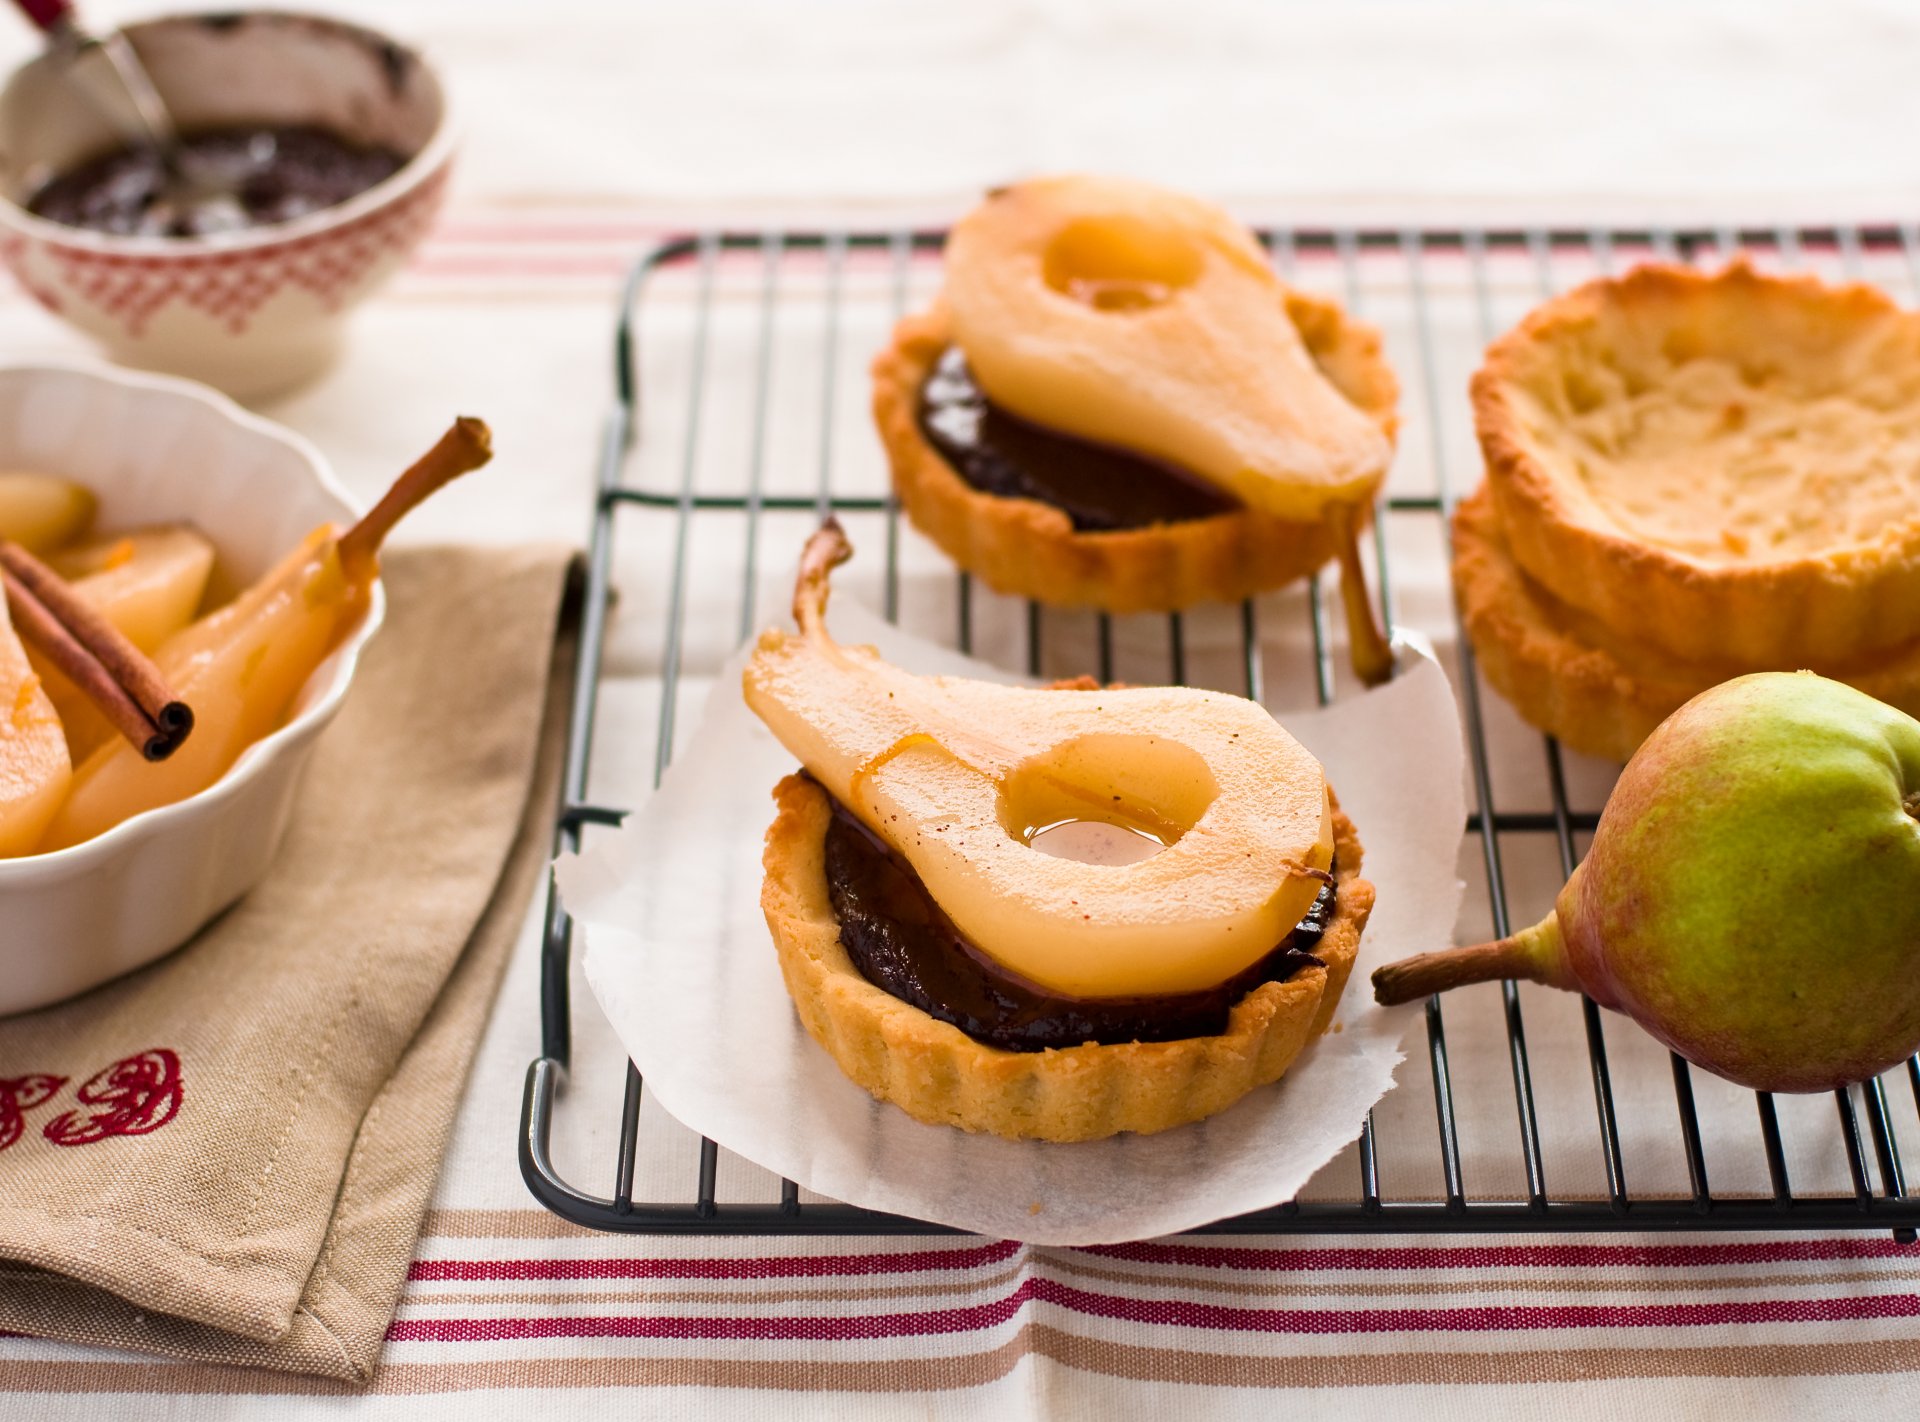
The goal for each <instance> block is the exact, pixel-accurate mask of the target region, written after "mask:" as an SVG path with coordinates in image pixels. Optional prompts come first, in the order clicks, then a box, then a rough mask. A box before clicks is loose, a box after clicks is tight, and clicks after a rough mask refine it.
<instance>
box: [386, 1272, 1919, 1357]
mask: <svg viewBox="0 0 1920 1422" xmlns="http://www.w3.org/2000/svg"><path fill="white" fill-rule="evenodd" d="M1029 1302H1040V1303H1050V1304H1056V1305H1058V1306H1059V1307H1062V1308H1065V1309H1068V1310H1070V1311H1072V1312H1074V1313H1080V1314H1085V1315H1087V1316H1089V1317H1094V1318H1114V1319H1120V1320H1123V1321H1126V1322H1131V1323H1150V1324H1158V1325H1162V1326H1167V1327H1175V1328H1214V1329H1222V1330H1230V1331H1233V1332H1239V1333H1274V1334H1329V1333H1436V1332H1452V1333H1509V1332H1518V1331H1524V1330H1529V1329H1582V1328H1701V1327H1714V1326H1723V1325H1727V1324H1751V1323H1826V1322H1834V1321H1839V1320H1856V1319H1868V1318H1920V1295H1915V1294H1868V1295H1865V1296H1862V1297H1859V1298H1838V1299H1757V1300H1742V1301H1737V1302H1723V1303H1700V1304H1556V1305H1546V1306H1535V1305H1521V1306H1518V1307H1504V1308H1503V1307H1491V1308H1367V1309H1351V1308H1338V1309H1297V1308H1289V1309H1266V1308H1232V1307H1228V1306H1225V1305H1221V1304H1204V1303H1189V1302H1186V1301H1183V1300H1179V1299H1133V1298H1122V1297H1120V1296H1118V1295H1114V1294H1102V1293H1094V1292H1091V1291H1089V1290H1086V1289H1076V1288H1073V1287H1071V1286H1069V1285H1066V1284H1061V1283H1056V1282H1055V1281H1053V1280H1051V1279H1028V1280H1026V1281H1025V1282H1023V1283H1022V1284H1021V1285H1020V1286H1019V1287H1018V1288H1017V1289H1015V1290H1014V1291H1013V1292H1012V1293H1011V1294H1009V1295H1008V1296H1007V1297H1006V1298H1004V1299H999V1300H995V1301H994V1302H992V1303H984V1304H975V1305H972V1306H970V1307H967V1308H952V1309H938V1310H932V1311H920V1312H912V1313H887V1314H878V1315H869V1316H867V1317H845V1318H801V1317H791V1316H788V1317H776V1318H741V1317H730V1318H729V1317H680V1316H669V1315H659V1316H651V1317H648V1316H633V1317H618V1318H614V1317H604V1316H598V1317H596V1316H588V1317H578V1318H414V1319H399V1320H396V1321H395V1322H394V1324H393V1325H392V1327H390V1328H389V1329H388V1330H387V1337H388V1338H389V1339H390V1340H392V1341H395V1342H423V1341H424V1342H440V1343H490V1342H499V1341H503V1340H509V1339H527V1338H745V1339H766V1340H826V1341H851V1340H855V1339H867V1338H905V1337H916V1336H927V1335H933V1334H947V1333H966V1332H972V1331H975V1330H978V1329H983V1328H992V1327H996V1326H998V1325H999V1324H1002V1323H1005V1322H1007V1321H1008V1320H1009V1319H1011V1318H1012V1317H1013V1316H1014V1315H1015V1314H1016V1313H1018V1312H1019V1311H1020V1310H1021V1308H1022V1307H1024V1306H1025V1305H1026V1304H1027V1303H1029Z"/></svg>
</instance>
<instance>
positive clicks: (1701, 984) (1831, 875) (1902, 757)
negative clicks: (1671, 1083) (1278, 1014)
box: [1374, 672, 1920, 1091]
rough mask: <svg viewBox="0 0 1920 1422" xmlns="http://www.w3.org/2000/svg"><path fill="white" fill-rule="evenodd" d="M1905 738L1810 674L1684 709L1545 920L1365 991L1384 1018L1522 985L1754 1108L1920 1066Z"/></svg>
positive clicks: (1914, 765)
mask: <svg viewBox="0 0 1920 1422" xmlns="http://www.w3.org/2000/svg"><path fill="white" fill-rule="evenodd" d="M1916 969H1920V721H1915V720H1914V719H1913V718H1912V717H1910V716H1907V715H1905V714H1903V713H1902V712H1900V711H1897V710H1895V709H1894V708H1892V707H1890V706H1887V705H1884V704H1882V703H1881V702H1878V701H1875V700H1874V699H1873V698H1872V697H1870V696H1868V695H1866V694H1865V693H1864V692H1860V691H1856V690H1855V689H1853V688H1852V687H1850V686H1846V685H1844V684H1843V683H1840V682H1837V681H1830V680H1828V679H1826V678H1824V677H1819V676H1815V675H1813V674H1812V673H1810V672H1798V673H1793V672H1762V673H1758V674H1756V675H1753V676H1744V677H1739V678H1737V679H1735V680H1733V681H1729V682H1725V683H1722V684H1721V685H1719V686H1717V687H1714V688H1712V689H1711V690H1709V691H1706V692H1703V693H1701V694H1700V695H1699V696H1697V697H1695V698H1694V699H1693V700H1692V701H1690V702H1688V703H1687V704H1686V705H1685V706H1683V707H1681V708H1680V710H1678V711H1676V712H1675V713H1674V714H1673V715H1672V716H1671V717H1669V718H1668V719H1667V720H1666V721H1665V722H1664V723H1662V725H1661V726H1660V727H1659V729H1658V730H1656V731H1655V732H1654V733H1653V735H1652V736H1651V737H1649V738H1648V740H1647V741H1646V743H1645V744H1644V745H1643V746H1642V747H1641V748H1640V750H1639V751H1638V752H1637V753H1636V754H1635V755H1634V757H1633V759H1632V760H1631V761H1630V762H1629V763H1628V765H1627V767H1626V769H1625V770H1624V771H1623V772H1622V774H1621V777H1620V781H1619V784H1618V785H1617V786H1616V787H1615V789H1614V792H1613V795H1612V797H1611V798H1610V799H1609V800H1608V802H1607V807H1606V810H1605V812H1604V813H1603V814H1602V816H1601V819H1600V825H1599V828H1598V830H1597V831H1596V832H1595V834H1594V841H1593V848H1592V850H1591V851H1590V853H1589V854H1588V856H1587V859H1586V861H1585V862H1584V863H1583V864H1582V865H1581V866H1580V869H1579V870H1578V872H1576V873H1575V874H1574V876H1573V877H1572V878H1571V879H1569V880H1568V882H1567V885H1566V887H1565V888H1564V889H1563V890H1562V891H1561V893H1560V897H1559V899H1558V901H1557V903H1556V904H1555V907H1554V912H1553V914H1552V915H1551V916H1550V917H1549V918H1547V919H1546V920H1545V921H1543V922H1542V923H1540V924H1536V925H1535V926H1534V927H1532V928H1529V929H1525V930H1523V931H1522V932H1520V933H1518V934H1515V935H1514V936H1513V937H1512V938H1509V939H1503V940H1501V942H1499V943H1494V944H1483V945H1479V946H1478V947H1474V948H1467V949H1458V950H1452V951H1449V952H1442V953H1435V954H1425V955H1422V956H1421V957H1420V958H1415V959H1410V960H1407V961H1405V962H1402V963H1396V964H1391V965H1389V966H1388V967H1386V968H1383V969H1381V970H1380V971H1379V972H1378V973H1376V974H1375V976H1374V983H1375V992H1376V996H1378V997H1379V998H1380V1000H1381V1001H1383V1002H1387V1001H1407V1000H1410V999H1411V998H1414V997H1418V996H1424V995H1425V994H1426V993H1427V992H1430V991H1438V990H1440V989H1442V988H1444V987H1451V986H1455V985H1457V984H1459V983H1462V982H1477V981H1485V980H1488V979H1491V978H1500V977H1521V978H1529V979H1532V980H1534V981H1538V982H1545V983H1549V984H1551V985H1553V986H1556V987H1568V988H1576V989H1579V990H1583V991H1585V992H1586V993H1587V994H1588V995H1589V996H1591V997H1592V998H1593V999H1594V1000H1595V1001H1596V1002H1599V1003H1600V1004H1602V1005H1603V1006H1607V1007H1613V1008H1616V1009H1618V1010H1619V1011H1621V1012H1624V1013H1626V1014H1628V1015H1629V1016H1631V1017H1632V1018H1634V1020H1635V1021H1637V1022H1639V1023H1640V1024H1641V1025H1642V1026H1643V1027H1645V1028H1646V1029H1647V1031H1649V1032H1650V1033H1651V1034H1652V1035H1653V1036H1655V1037H1656V1038H1658V1039H1659V1040H1660V1041H1662V1042H1664V1043H1666V1044H1667V1045H1668V1046H1670V1047H1671V1048H1673V1050H1674V1051H1676V1052H1678V1053H1679V1054H1680V1055H1681V1056H1683V1057H1685V1058H1686V1059H1687V1060H1689V1061H1691V1062H1693V1063H1695V1064H1696V1065H1698V1066H1701V1067H1704V1068H1705V1069H1706V1070H1708V1071H1711V1072H1714V1073H1716V1074H1718V1075H1720V1076H1723V1077H1726V1078H1727V1079H1729V1080H1731V1081H1734V1082H1737V1083H1739V1084H1741V1085H1743V1086H1750V1087H1753V1088H1754V1089H1755V1090H1761V1091H1822V1090H1827V1089H1830V1088H1833V1087H1836V1086H1842V1085H1845V1084H1846V1083H1848V1082H1853V1081H1860V1080H1863V1079H1865V1078H1867V1077H1871V1076H1874V1075H1876V1074H1878V1073H1880V1072H1882V1071H1885V1070H1886V1069H1888V1068H1889V1067H1892V1066H1894V1065H1895V1064H1897V1063H1899V1062H1900V1061H1902V1060H1904V1059H1905V1058H1906V1057H1908V1056H1910V1055H1912V1054H1913V1052H1914V1051H1915V1049H1916V1048H1920V971H1916Z"/></svg>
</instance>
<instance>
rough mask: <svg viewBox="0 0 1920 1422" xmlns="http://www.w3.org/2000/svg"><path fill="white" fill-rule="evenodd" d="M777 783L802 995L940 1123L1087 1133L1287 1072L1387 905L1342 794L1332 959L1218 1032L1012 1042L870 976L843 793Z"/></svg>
mask: <svg viewBox="0 0 1920 1422" xmlns="http://www.w3.org/2000/svg"><path fill="white" fill-rule="evenodd" d="M773 795H774V800H775V802H776V803H777V804H778V806H779V813H778V814H777V815H776V817H775V818H774V821H773V825H772V826H771V828H769V829H768V830H767V847H766V855H765V865H766V871H767V877H766V882H765V885H764V886H763V888H762V889H761V893H760V906H761V908H762V909H764V910H765V912H766V915H767V927H768V928H769V929H771V930H772V932H773V942H774V947H775V949H776V950H777V952H778V953H779V956H780V971H781V974H782V975H783V976H784V977H785V978H786V982H787V991H788V992H789V993H790V994H791V995H792V997H793V1004H794V1008H795V1010H796V1011H798V1012H799V1014H800V1020H801V1022H802V1023H804V1024H805V1026H806V1029H807V1031H808V1033H809V1034H811V1035H812V1037H813V1039H814V1040H815V1041H816V1042H818V1043H819V1044H820V1045H821V1046H823V1047H825V1048H826V1049H827V1052H828V1054H829V1055H831V1056H832V1057H833V1059H834V1061H835V1062H837V1063H839V1066H840V1069H841V1070H842V1071H844V1072H845V1073H846V1074H847V1075H848V1076H849V1077H851V1078H852V1079H853V1080H854V1081H855V1082H857V1083H858V1084H859V1085H861V1086H863V1087H865V1088H866V1089H867V1090H868V1091H869V1092H871V1093H872V1094H873V1095H874V1096H876V1097H878V1098H879V1099H880V1100H882V1101H891V1102H892V1103H893V1104H894V1105H896V1106H898V1107H900V1109H901V1110H903V1111H905V1112H906V1113H907V1114H908V1115H910V1116H912V1117H914V1118H915V1119H916V1120H920V1121H926V1122H929V1123H930V1124H933V1125H946V1126H959V1127H961V1128H962V1129H964V1130H969V1131H988V1132H991V1133H992V1134H994V1135H999V1136H1009V1137H1014V1138H1032V1139H1036V1140H1049V1141H1086V1140H1096V1139H1099V1138H1101V1137H1103V1136H1111V1135H1117V1134H1118V1133H1120V1132H1121V1131H1137V1132H1140V1133H1142V1134H1146V1133H1148V1132H1152V1131H1164V1130H1167V1129H1169V1128H1170V1127H1173V1126H1179V1125H1185V1124H1186V1123H1187V1122H1189V1121H1197V1120H1199V1119H1200V1118H1201V1117H1203V1116H1210V1115H1212V1114H1213V1113H1214V1112H1216V1111H1221V1110H1224V1109H1225V1108H1226V1107H1228V1106H1230V1105H1232V1104H1233V1103H1234V1102H1235V1101H1237V1100H1239V1099H1240V1098H1241V1097H1242V1096H1244V1095H1246V1094H1247V1092H1249V1091H1251V1090H1252V1089H1253V1088H1254V1087H1256V1086H1264V1085H1266V1084H1267V1083H1269V1082H1272V1081H1276V1080H1278V1079H1279V1077H1280V1075H1281V1073H1283V1072H1284V1071H1286V1069H1287V1068H1288V1067H1289V1066H1290V1065H1291V1064H1292V1063H1293V1059H1294V1058H1295V1057H1297V1056H1298V1055H1299V1054H1300V1049H1301V1048H1302V1047H1304V1046H1306V1044H1307V1043H1308V1042H1309V1041H1311V1040H1312V1039H1313V1038H1314V1037H1316V1036H1318V1035H1320V1034H1321V1033H1322V1032H1324V1031H1326V1030H1327V1027H1328V1025H1329V1024H1330V1023H1331V1022H1332V1021H1333V1012H1334V1008H1335V1007H1336V1005H1337V1004H1338V1003H1339V1000H1340V992H1341V990H1342V989H1343V988H1344V987H1345V986H1346V981H1347V976H1348V974H1349V973H1350V972H1351V971H1352V969H1353V960H1354V956H1355V954H1356V953H1358V951H1359V948H1360V932H1361V930H1362V929H1363V928H1365V927H1366V922H1367V916H1368V914H1370V913H1371V912H1372V911H1373V885H1371V884H1369V883H1368V882H1367V881H1366V880H1365V879H1362V878H1361V877H1360V876H1359V871H1360V856H1361V847H1360V840H1359V837H1358V836H1357V835H1356V833H1355V832H1354V828H1353V824H1352V822H1351V821H1349V820H1348V819H1347V817H1346V816H1345V815H1344V814H1342V813H1340V810H1339V808H1338V807H1337V806H1336V807H1335V809H1334V848H1335V853H1336V855H1337V857H1338V861H1339V864H1338V870H1337V873H1336V884H1337V888H1336V890H1335V899H1334V913H1333V918H1332V920H1331V921H1330V922H1329V923H1328V925H1327V931H1326V934H1325V935H1324V936H1323V937H1322V938H1321V940H1320V946H1319V947H1318V948H1316V949H1315V950H1314V954H1315V956H1317V957H1319V958H1321V959H1322V960H1323V961H1324V962H1325V963H1326V965H1327V966H1326V967H1325V968H1304V969H1302V970H1301V971H1299V972H1297V973H1295V974H1294V975H1293V976H1292V977H1290V978H1288V979H1287V980H1286V981H1285V982H1283V983H1263V984H1261V985H1260V986H1259V987H1257V988H1255V989H1254V990H1253V991H1252V992H1250V993H1248V994H1247V995H1246V996H1245V997H1244V998H1242V999H1241V1000H1240V1001H1239V1002H1238V1003H1237V1004H1236V1005H1235V1006H1234V1008H1233V1009H1232V1011H1231V1013H1230V1014H1229V1015H1228V1019H1227V1030H1226V1032H1225V1033H1224V1034H1223V1035H1221V1036H1218V1037H1189V1038H1186V1039H1183V1040H1181V1041H1175V1042H1127V1043H1120V1044H1115V1045H1110V1046H1103V1045H1099V1044H1096V1043H1087V1044H1085V1045H1083V1046H1078V1047H1063V1048H1050V1049H1048V1050H1045V1051H1039V1052H1009V1051H1003V1050H1001V1049H1000V1048H998V1047H989V1046H986V1045H984V1044H982V1043H980V1042H976V1041H974V1040H973V1039H972V1038H971V1037H969V1036H967V1035H966V1034H965V1033H964V1032H962V1031H960V1030H959V1029H958V1028H957V1027H952V1026H949V1025H948V1024H947V1023H945V1022H941V1021H938V1020H937V1019H935V1018H933V1017H930V1016H928V1015H927V1014H926V1013H924V1012H922V1011H921V1010H920V1009H919V1008H917V1007H914V1006H912V1005H911V1004H909V1003H905V1002H902V1001H900V999H898V998H896V997H893V996H891V995H890V994H888V993H886V992H884V991H883V990H881V989H880V988H877V987H875V986H874V985H873V984H872V983H870V982H868V981H867V980H866V979H865V978H863V977H861V976H860V972H859V970H858V969H857V968H855V967H854V965H853V960H852V959H850V958H849V957H848V956H847V952H846V949H845V948H843V947H842V946H841V944H840V922H839V920H838V919H837V918H836V917H835V916H834V912H833V904H832V901H831V899H830V898H829V896H828V891H827V874H826V834H827V826H828V823H829V821H830V820H831V818H832V815H833V802H832V801H831V799H829V797H828V796H827V793H826V791H825V790H823V789H821V787H820V786H819V785H818V784H817V783H815V782H814V781H812V780H809V779H807V778H806V777H805V776H802V775H789V776H787V777H786V779H784V780H782V781H781V782H780V783H779V784H778V785H777V786H775V787H774V792H773Z"/></svg>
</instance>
